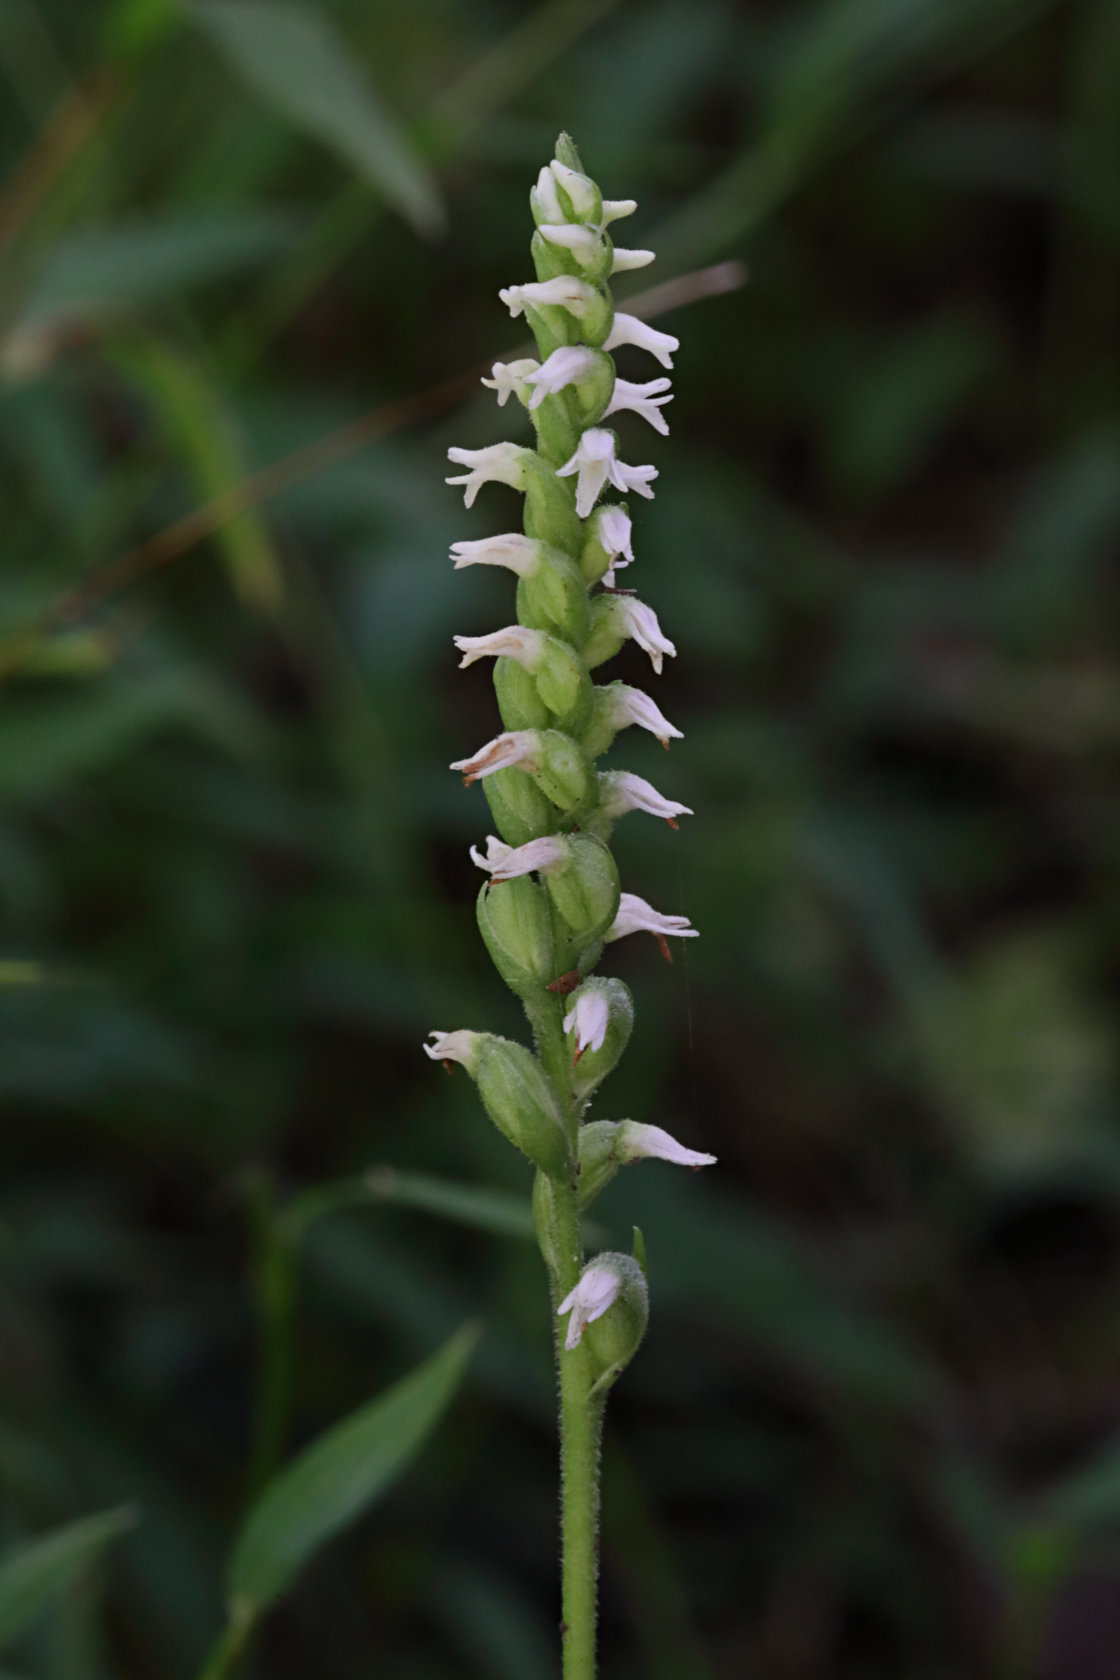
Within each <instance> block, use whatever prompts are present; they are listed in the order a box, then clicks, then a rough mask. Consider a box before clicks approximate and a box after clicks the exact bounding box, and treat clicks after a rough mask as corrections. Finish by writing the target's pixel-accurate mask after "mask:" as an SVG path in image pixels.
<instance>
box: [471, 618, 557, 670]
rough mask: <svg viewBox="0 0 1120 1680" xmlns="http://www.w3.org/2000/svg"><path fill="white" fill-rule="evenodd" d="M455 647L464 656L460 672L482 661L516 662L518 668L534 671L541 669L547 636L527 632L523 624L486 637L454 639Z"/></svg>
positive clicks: (511, 625)
mask: <svg viewBox="0 0 1120 1680" xmlns="http://www.w3.org/2000/svg"><path fill="white" fill-rule="evenodd" d="M452 640H453V641H454V643H455V646H456V647H457V648H458V649H459V652H460V653H461V654H462V656H463V657H462V659H460V661H459V669H460V671H465V670H466V668H467V666H468V665H473V664H474V663H475V662H476V660H479V659H501V658H502V657H503V656H504V657H505V658H507V659H516V660H517V663H518V664H519V665H524V666H526V667H528V668H529V669H531V668H532V667H533V666H534V665H539V663H540V661H541V657H542V655H543V653H544V645H545V642H544V635H543V633H542V632H541V631H540V630H528V629H526V627H525V626H524V625H523V624H507V625H506V626H505V627H504V628H503V629H501V630H491V631H490V633H489V634H488V635H486V636H455V637H453V638H452Z"/></svg>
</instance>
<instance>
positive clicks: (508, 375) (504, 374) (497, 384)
mask: <svg viewBox="0 0 1120 1680" xmlns="http://www.w3.org/2000/svg"><path fill="white" fill-rule="evenodd" d="M539 366H540V363H539V362H535V361H534V360H533V358H532V357H531V356H524V357H522V359H521V360H520V361H517V362H495V363H494V366H493V367H492V368H491V369H490V373H491V376H492V377H491V378H489V379H484V380H483V381H482V383H483V384H484V385H485V386H486V388H487V390H488V391H496V392H497V393H498V407H499V408H504V407H505V406H506V399H507V398H508V397H509V396H511V395H513V396H515V397H518V398H520V397H521V395H522V387H523V386H524V384H525V376H526V374H529V373H534V372H535V371H536V369H537V368H538V367H539Z"/></svg>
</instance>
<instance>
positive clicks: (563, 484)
mask: <svg viewBox="0 0 1120 1680" xmlns="http://www.w3.org/2000/svg"><path fill="white" fill-rule="evenodd" d="M557 314H560V315H563V314H565V311H564V310H562V309H561V310H558V311H557ZM560 342H561V343H564V342H566V341H565V340H563V339H561V341H560ZM525 535H526V536H528V537H536V538H537V539H538V540H539V541H540V542H543V543H548V544H549V546H550V547H552V548H559V549H561V550H562V551H563V552H564V553H565V554H578V552H579V549H580V545H581V543H582V541H583V530H582V526H581V524H580V520H579V516H578V515H577V513H576V492H575V486H574V484H573V482H572V480H571V479H567V478H557V476H556V468H555V465H549V463H548V462H547V461H545V460H543V459H542V458H541V457H540V456H539V455H532V456H531V457H530V460H529V462H528V463H527V465H526V469H525Z"/></svg>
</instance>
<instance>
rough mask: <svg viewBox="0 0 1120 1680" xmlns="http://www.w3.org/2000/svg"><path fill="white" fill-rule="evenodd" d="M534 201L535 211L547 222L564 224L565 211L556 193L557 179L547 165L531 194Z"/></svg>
mask: <svg viewBox="0 0 1120 1680" xmlns="http://www.w3.org/2000/svg"><path fill="white" fill-rule="evenodd" d="M529 197H530V199H531V200H532V201H533V209H534V210H535V211H537V212H538V213H539V214H540V216H541V217H542V219H543V220H544V221H546V222H562V221H563V220H564V210H563V207H562V205H561V203H560V194H559V193H558V192H557V191H556V178H555V176H554V175H553V173H552V171H551V169H550V168H549V167H548V165H547V163H546V164H545V166H544V168H543V169H542V170H541V172H540V174H539V175H538V176H537V184H536V186H535V187H534V188H533V190H532V192H531V193H530V194H529Z"/></svg>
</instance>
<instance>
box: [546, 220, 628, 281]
mask: <svg viewBox="0 0 1120 1680" xmlns="http://www.w3.org/2000/svg"><path fill="white" fill-rule="evenodd" d="M537 232H538V233H539V234H542V235H543V236H544V238H545V239H547V240H548V242H549V244H550V245H563V246H565V247H566V248H567V249H568V250H569V251H570V252H571V253H572V255H573V257H575V259H576V261H577V262H578V263H579V265H580V267H581V268H590V267H591V264H592V263H593V262H594V261H595V259H596V257H598V256H599V255H600V253H601V252H602V249H603V241H602V238H601V236H600V235H599V234H598V233H597V232H596V230H595V229H594V228H589V227H584V226H583V224H582V223H581V222H560V223H559V224H557V223H555V222H540V223H538V225H537ZM611 272H612V273H613V272H614V270H613V269H612V270H611Z"/></svg>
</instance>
